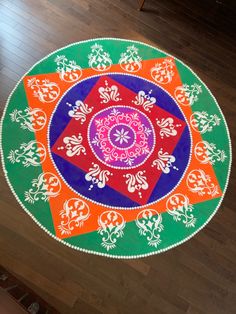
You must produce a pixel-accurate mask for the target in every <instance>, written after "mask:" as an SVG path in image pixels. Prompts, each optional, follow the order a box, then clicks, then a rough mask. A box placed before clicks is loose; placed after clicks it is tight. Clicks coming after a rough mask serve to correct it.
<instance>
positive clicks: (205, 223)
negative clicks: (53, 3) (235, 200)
mask: <svg viewBox="0 0 236 314" xmlns="http://www.w3.org/2000/svg"><path fill="white" fill-rule="evenodd" d="M96 40H115V41H121V40H122V41H125V42H132V43H137V44H141V45H143V46H146V47H149V48H152V49H155V50H157V51H158V52H162V53H164V54H166V55H168V56H169V57H172V58H173V59H175V60H178V61H179V62H180V63H181V64H182V65H184V66H185V67H186V68H187V69H188V70H189V71H190V72H191V73H192V74H193V75H195V76H196V77H197V78H198V80H199V81H200V82H201V83H202V84H203V85H204V86H205V88H206V90H207V91H208V92H209V94H210V95H211V97H212V98H213V100H214V101H215V104H216V106H217V107H218V109H219V111H220V113H221V115H222V117H223V121H224V124H225V128H226V132H227V135H228V141H229V144H230V145H229V147H230V156H229V157H230V161H229V170H228V173H227V179H226V184H225V188H224V191H223V192H222V197H221V199H220V201H219V204H218V206H217V207H216V209H215V210H214V212H213V213H212V214H211V216H210V217H209V218H208V219H207V221H205V222H204V224H203V225H202V226H201V227H199V228H198V229H197V230H195V232H193V233H192V234H191V235H190V236H188V237H186V238H185V239H183V240H182V241H179V242H177V243H175V244H172V245H170V246H168V247H166V248H164V249H160V250H158V251H155V252H150V253H146V254H139V255H128V256H126V255H112V254H107V253H101V252H97V251H93V250H87V249H83V248H79V247H77V246H74V245H71V244H69V243H67V242H65V241H64V240H61V239H59V238H58V237H56V236H55V235H54V234H52V233H51V232H50V231H48V230H47V229H46V228H45V227H44V226H43V225H41V224H40V223H39V222H38V220H37V219H36V218H35V217H34V216H33V215H32V214H31V213H30V212H29V211H28V210H27V208H26V207H25V206H24V204H23V203H22V202H21V200H20V199H19V198H18V196H17V194H16V193H15V191H14V188H13V186H12V185H11V182H10V181H9V179H8V177H7V171H6V168H5V163H4V156H3V149H2V127H3V120H4V117H5V114H6V111H7V107H8V104H9V101H10V99H11V96H12V94H13V93H14V91H15V90H16V88H17V87H18V85H19V84H20V82H21V81H22V80H23V78H24V77H25V76H26V75H27V74H28V73H29V72H30V71H31V70H32V69H33V68H34V67H35V66H36V65H38V64H39V63H40V62H42V61H43V60H45V59H47V58H48V57H50V56H51V55H53V54H54V53H56V52H58V51H60V50H61V49H65V48H68V47H71V46H75V45H77V44H80V43H85V42H93V41H96ZM0 143H1V144H0V148H1V160H2V167H3V172H4V175H5V178H6V181H7V183H8V185H9V187H10V189H11V191H12V193H13V195H14V196H15V198H16V199H17V201H18V202H19V204H20V205H21V206H22V208H23V209H24V210H25V211H26V212H27V214H28V215H29V216H30V217H31V218H32V219H33V220H34V221H35V222H36V224H37V225H39V226H40V227H41V228H42V229H43V230H44V231H45V232H46V233H48V234H49V235H50V236H51V237H52V238H54V239H55V240H57V241H58V242H60V243H63V244H64V245H67V246H69V247H71V248H73V249H75V250H79V251H82V252H86V253H92V254H95V255H101V256H106V257H111V258H118V259H123V258H124V259H134V258H141V257H146V256H151V255H155V254H159V253H162V252H165V251H167V250H169V249H171V248H174V247H176V246H178V245H180V244H182V243H184V242H186V241H188V240H189V239H191V238H192V237H193V236H194V235H195V234H197V233H198V232H199V231H201V230H202V229H203V228H204V227H205V226H206V225H207V224H208V223H209V221H210V220H211V219H212V217H213V216H214V215H215V213H216V212H217V210H218V208H219V207H220V205H221V203H222V201H223V198H224V195H225V192H226V189H227V186H228V184H229V176H230V171H231V166H232V144H231V139H230V134H229V129H228V126H227V123H226V120H225V117H224V115H223V113H222V110H221V108H220V106H219V105H218V103H217V101H216V98H215V97H214V95H213V94H212V93H211V91H210V90H209V88H208V87H207V86H206V84H205V83H204V82H203V81H202V80H201V79H200V78H199V77H198V75H197V74H196V73H195V72H194V71H193V70H191V68H190V67H189V66H187V65H186V64H184V63H183V62H182V61H181V60H179V59H178V58H176V57H173V56H172V55H170V54H168V53H166V52H164V51H163V50H160V49H157V48H155V47H153V46H151V45H149V44H145V43H142V42H139V41H134V40H128V39H122V38H105V37H104V38H97V39H89V40H84V41H81V42H77V43H72V44H70V45H67V46H65V47H63V48H60V49H58V50H55V51H53V52H52V53H50V54H48V55H46V56H45V57H44V58H43V59H41V60H39V61H38V62H37V63H35V64H34V65H33V66H32V67H31V68H30V69H29V71H28V72H26V73H25V74H24V75H23V76H22V77H21V78H20V80H19V81H18V82H17V84H16V86H15V87H14V89H13V90H12V92H11V93H10V95H9V97H8V99H7V102H6V106H5V108H4V111H3V115H2V119H1V123H0Z"/></svg>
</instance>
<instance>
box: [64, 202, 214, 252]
mask: <svg viewBox="0 0 236 314" xmlns="http://www.w3.org/2000/svg"><path fill="white" fill-rule="evenodd" d="M219 200H220V199H219V198H217V199H213V200H209V201H206V202H204V203H198V204H196V205H194V209H193V214H194V217H195V218H196V219H197V220H196V224H195V227H189V228H187V227H185V225H184V224H183V223H182V222H176V221H174V220H173V217H172V216H171V215H169V214H168V213H163V214H162V224H163V226H164V230H163V231H161V232H160V236H161V243H160V244H159V245H158V246H157V247H154V246H149V245H148V240H147V236H148V235H150V234H147V235H146V236H144V235H140V234H139V229H138V227H137V225H136V223H135V221H132V222H128V223H126V226H125V228H124V229H123V231H124V236H123V237H121V238H117V242H116V247H115V248H113V249H110V250H109V251H107V250H106V248H104V247H103V246H102V245H101V243H102V236H101V235H100V234H98V232H97V231H95V232H91V233H87V234H83V235H80V236H74V237H71V238H68V239H65V240H64V242H66V243H68V244H70V245H74V246H76V247H79V248H82V249H87V250H91V251H95V252H99V253H104V254H108V255H111V256H114V255H116V256H132V255H141V254H149V253H154V252H156V253H158V252H160V251H161V250H163V249H165V248H167V247H170V246H172V245H176V244H178V243H179V242H181V241H184V240H185V239H186V238H188V237H189V236H191V234H192V233H193V232H196V231H198V230H199V229H200V228H201V227H202V226H203V225H204V223H205V222H206V221H207V220H208V219H209V217H210V216H211V215H212V213H213V212H214V210H215V208H216V207H217V205H218V203H219ZM120 213H121V214H122V211H120Z"/></svg>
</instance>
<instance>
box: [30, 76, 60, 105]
mask: <svg viewBox="0 0 236 314" xmlns="http://www.w3.org/2000/svg"><path fill="white" fill-rule="evenodd" d="M28 87H30V88H31V89H32V90H33V91H34V97H37V98H38V99H39V100H40V101H41V102H42V103H51V102H53V101H55V100H56V99H57V98H58V96H59V95H60V88H59V86H58V85H57V83H54V82H50V81H49V80H48V79H44V80H40V79H37V78H36V77H33V78H31V79H28Z"/></svg>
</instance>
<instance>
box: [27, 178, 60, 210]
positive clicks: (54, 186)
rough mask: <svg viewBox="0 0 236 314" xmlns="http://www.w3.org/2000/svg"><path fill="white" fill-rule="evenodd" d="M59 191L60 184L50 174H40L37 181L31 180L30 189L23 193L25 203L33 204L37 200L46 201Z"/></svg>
mask: <svg viewBox="0 0 236 314" xmlns="http://www.w3.org/2000/svg"><path fill="white" fill-rule="evenodd" d="M60 191H61V182H60V180H59V179H58V177H57V176H55V174H53V173H51V172H45V173H41V174H40V175H39V176H38V178H37V179H33V180H32V188H30V189H29V190H28V191H26V192H25V201H26V202H29V203H32V204H33V203H34V202H36V201H38V200H42V201H45V202H46V201H47V200H48V199H49V198H51V197H56V196H58V195H59V193H60Z"/></svg>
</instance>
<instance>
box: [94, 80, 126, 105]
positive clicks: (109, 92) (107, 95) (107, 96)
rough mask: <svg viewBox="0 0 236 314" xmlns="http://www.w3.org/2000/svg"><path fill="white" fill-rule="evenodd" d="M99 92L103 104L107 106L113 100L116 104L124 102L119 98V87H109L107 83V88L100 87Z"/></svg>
mask: <svg viewBox="0 0 236 314" xmlns="http://www.w3.org/2000/svg"><path fill="white" fill-rule="evenodd" d="M98 92H99V94H100V98H101V99H102V101H101V103H102V104H107V103H108V102H109V101H111V100H112V101H116V102H117V101H120V100H122V99H121V98H119V96H120V93H119V92H118V87H117V86H116V85H112V86H111V87H109V86H108V82H107V81H105V87H99V89H98Z"/></svg>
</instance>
